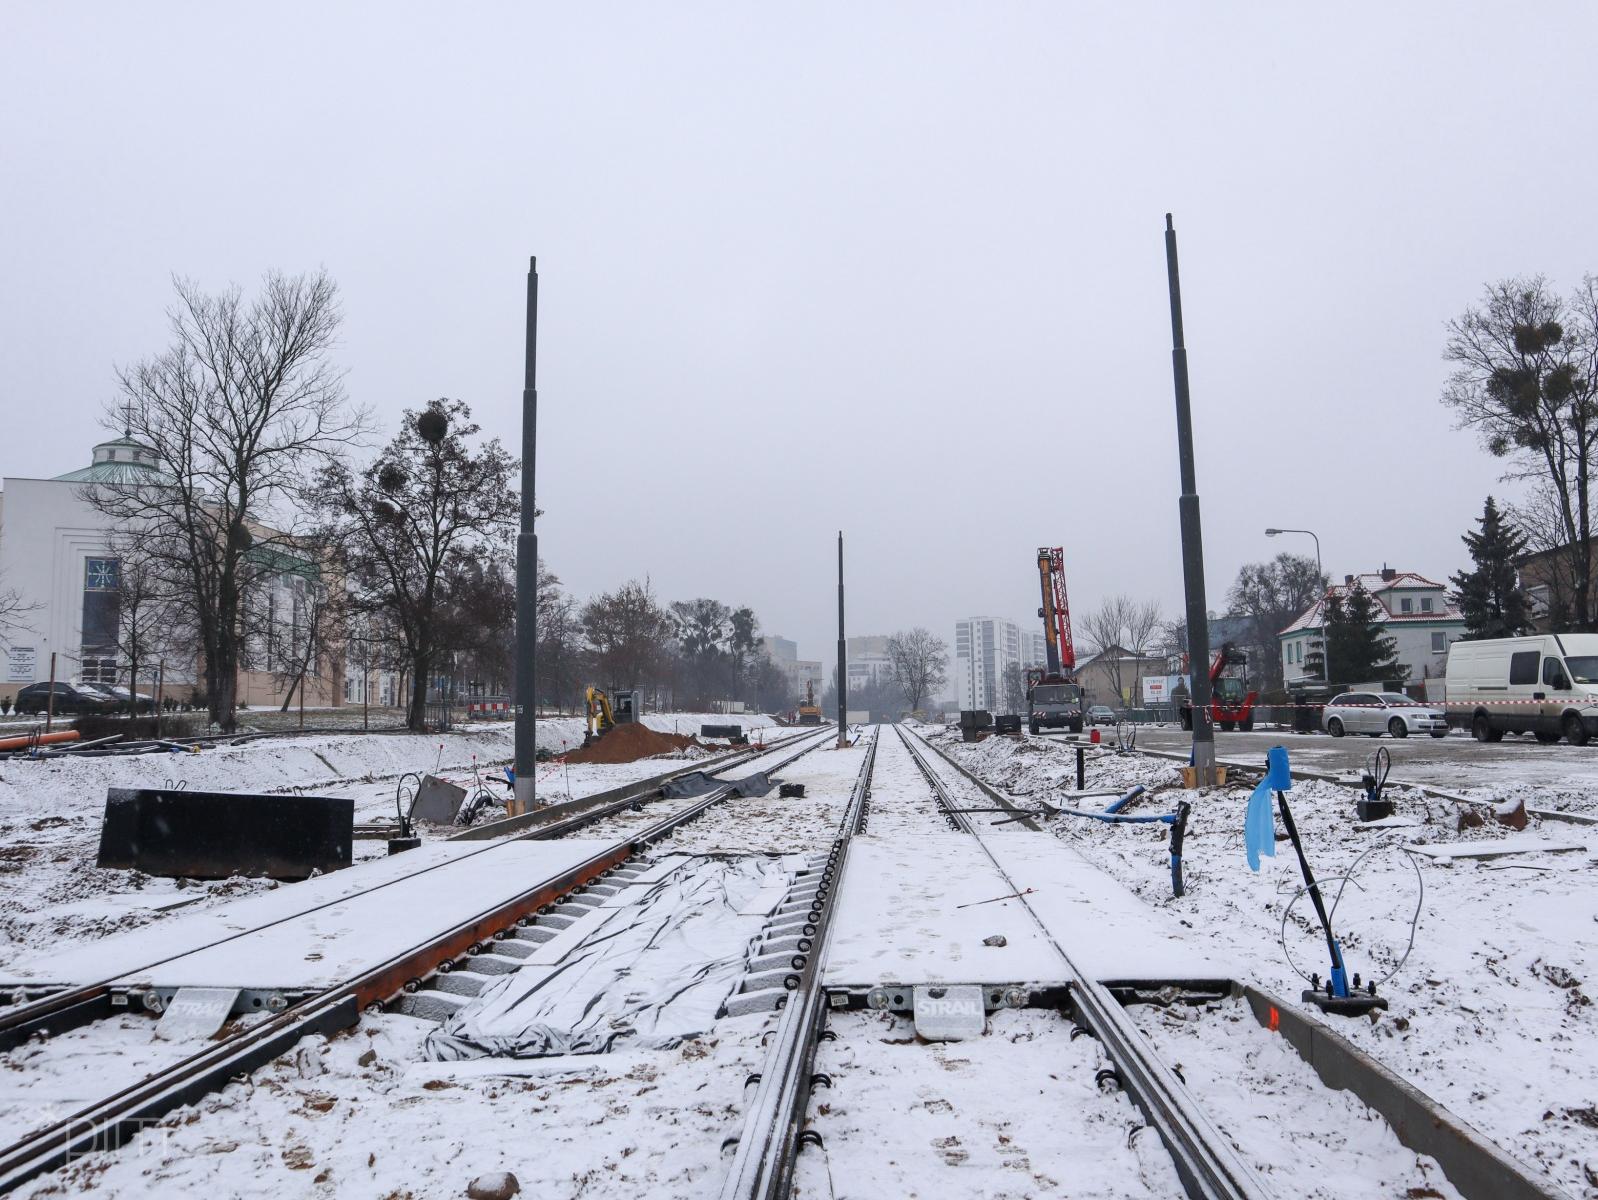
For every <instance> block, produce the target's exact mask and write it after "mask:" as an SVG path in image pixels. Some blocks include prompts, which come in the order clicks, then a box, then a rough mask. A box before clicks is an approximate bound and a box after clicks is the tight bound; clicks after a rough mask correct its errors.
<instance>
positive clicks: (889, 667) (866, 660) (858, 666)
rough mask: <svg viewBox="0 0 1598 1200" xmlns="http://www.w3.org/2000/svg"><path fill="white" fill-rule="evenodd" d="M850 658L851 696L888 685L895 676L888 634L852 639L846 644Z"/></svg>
mask: <svg viewBox="0 0 1598 1200" xmlns="http://www.w3.org/2000/svg"><path fill="white" fill-rule="evenodd" d="M845 650H846V652H847V654H848V658H849V694H850V695H857V694H859V691H860V689H863V688H866V687H870V686H874V685H876V684H879V683H886V682H887V681H888V680H889V679H890V678H891V677H892V675H893V659H892V658H890V657H889V656H888V637H887V635H886V634H867V635H866V636H864V637H852V638H849V639H848V641H847V642H846V643H845Z"/></svg>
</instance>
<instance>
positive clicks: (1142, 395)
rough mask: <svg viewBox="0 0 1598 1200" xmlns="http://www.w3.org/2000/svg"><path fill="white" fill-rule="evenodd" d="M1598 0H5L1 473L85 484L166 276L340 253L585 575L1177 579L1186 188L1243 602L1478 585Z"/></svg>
mask: <svg viewBox="0 0 1598 1200" xmlns="http://www.w3.org/2000/svg"><path fill="white" fill-rule="evenodd" d="M1595 12H1598V9H1595V8H1594V6H1593V5H1591V4H1590V3H1572V4H1552V3H1547V4H1538V5H1534V6H1528V7H1516V6H1510V5H1504V4H1496V5H1485V4H1482V5H1474V4H1461V3H1436V4H1427V5H1419V4H1404V5H1391V4H1382V5H1371V6H1367V7H1362V8H1358V7H1355V6H1334V7H1333V8H1330V9H1327V8H1324V7H1322V8H1311V7H1306V6H1300V5H1274V6H1266V5H1235V6H1234V5H1219V4H1183V5H1178V4H1171V5H1147V6H1142V5H1130V4H1125V5H1113V6H1112V5H1091V6H1090V5H1085V4H1083V5H1068V4H1019V3H1008V4H981V5H978V4H902V5H901V4H888V3H849V4H810V5H803V6H799V5H790V6H783V7H780V8H779V7H778V6H772V5H704V4H674V5H669V6H668V5H643V4H640V5H633V6H613V5H600V4H581V5H553V4H548V5H530V4H486V3H481V4H473V5H470V6H464V5H437V4H430V5H418V6H405V5H400V4H394V3H383V4H375V3H374V4H366V5H356V4H329V3H317V4H309V5H295V4H284V3H278V4H272V5H250V6H238V5H226V6H222V5H215V4H209V3H196V4H188V5H178V4H160V3H152V2H147V3H140V4H111V3H85V4H77V5H62V4H53V3H18V2H17V0H11V2H10V3H7V4H5V6H4V7H3V8H0V88H3V93H0V95H3V102H0V147H3V150H0V153H3V161H0V279H3V286H0V363H3V370H0V401H3V403H4V411H5V412H6V414H7V421H6V424H7V429H8V433H9V436H7V437H6V438H4V439H3V440H0V474H3V475H19V476H26V475H53V474H57V473H60V472H62V471H66V470H69V469H71V468H73V467H77V466H81V465H83V464H84V463H85V462H86V461H87V455H88V447H89V445H90V444H91V443H92V442H93V441H94V440H95V428H94V427H95V423H96V421H97V419H98V416H99V413H100V411H101V408H102V406H103V405H104V403H105V401H106V400H107V399H108V398H110V397H111V396H112V394H113V382H114V379H113V369H114V366H115V365H116V364H119V363H128V362H131V361H133V360H135V359H137V358H138V357H140V356H142V355H145V354H149V353H153V352H155V351H157V350H159V349H160V348H161V347H162V346H163V345H164V344H165V336H166V334H165V317H164V309H165V307H166V305H167V304H168V302H169V300H170V296H171V285H170V276H171V275H172V274H173V273H174V272H176V273H181V274H184V275H188V276H191V277H193V278H195V279H196V280H198V281H200V282H201V283H203V284H204V285H206V286H207V287H211V288H221V287H223V286H225V285H226V284H227V283H229V282H230V281H237V282H240V283H243V284H246V285H250V284H252V283H253V282H254V281H255V280H256V279H257V278H258V277H259V276H260V274H261V273H262V272H263V271H265V270H267V269H269V268H281V269H283V270H287V271H299V270H304V269H311V268H315V267H317V266H323V265H325V266H326V267H327V268H328V270H329V271H330V272H331V273H332V274H333V275H334V276H335V277H336V278H337V280H338V282H339V284H340V286H341V288H342V290H343V298H344V305H345V311H346V314H347V321H346V327H345V336H344V342H343V346H342V348H341V351H340V358H341V361H342V362H343V364H344V365H345V366H346V367H347V368H348V372H349V375H348V383H349V389H350V393H351V395H352V397H353V398H354V399H356V400H359V401H362V402H365V403H368V404H370V405H372V406H373V407H374V408H375V409H377V410H378V412H379V415H380V417H381V418H382V420H383V423H384V426H385V431H386V430H387V429H388V428H389V427H391V426H392V424H393V418H394V417H395V416H396V415H397V414H398V412H399V410H400V409H401V408H402V407H405V406H413V405H417V404H420V403H422V402H424V401H426V400H427V399H429V398H432V397H436V396H441V395H448V396H457V397H460V398H462V399H464V400H466V401H468V402H469V403H470V404H471V405H472V406H473V408H474V409H475V410H476V413H477V415H478V417H479V418H480V419H481V421H482V423H483V425H484V426H485V427H486V428H487V429H488V430H490V431H492V432H494V433H497V434H498V435H500V436H501V437H502V438H504V440H505V441H506V442H507V443H508V444H509V445H511V446H512V448H514V447H515V445H516V442H517V437H518V434H517V429H518V420H519V405H520V396H521V390H520V389H521V362H522V344H521V338H522V319H523V317H522V296H523V288H524V272H525V269H526V261H527V256H528V255H529V254H536V255H537V256H538V259H539V267H540V275H541V284H542V290H541V309H542V312H541V316H542V327H541V336H540V371H541V377H540V380H539V389H540V400H541V405H542V412H541V423H540V434H541V438H540V455H539V492H540V495H539V500H540V502H541V503H542V505H543V507H544V508H545V510H546V512H547V515H546V517H545V518H544V519H543V520H542V522H541V524H540V540H541V547H542V549H543V552H544V555H545V558H546V559H547V561H548V562H549V564H550V566H551V567H552V568H553V569H554V570H555V571H556V572H557V573H558V574H559V575H560V576H561V578H562V579H563V581H564V582H565V583H566V585H567V586H568V587H570V588H571V589H572V590H573V591H575V592H576V593H577V594H578V595H580V596H586V595H587V594H590V593H592V592H594V591H596V590H600V589H605V588H609V587H612V586H614V585H616V584H618V583H620V582H622V581H623V580H625V579H627V578H629V577H632V576H644V575H648V576H649V577H650V578H651V579H652V580H653V581H654V584H655V586H656V587H657V589H658V590H659V592H660V594H661V595H662V596H663V597H664V598H666V599H677V598H688V597H692V596H695V595H710V596H715V597H717V598H720V599H723V600H726V601H728V602H731V603H748V604H751V605H753V606H754V607H755V609H756V610H757V611H758V613H759V614H760V616H761V619H762V622H763V625H764V627H765V629H766V630H767V631H768V632H777V633H782V634H784V635H786V636H788V637H793V638H797V639H798V640H799V642H800V646H801V653H802V654H805V655H807V656H811V657H818V658H826V659H828V660H829V661H830V659H831V653H830V646H831V639H832V637H833V601H834V591H833V576H832V562H833V559H832V555H833V540H832V539H833V536H834V533H835V531H836V530H837V529H839V528H840V527H841V528H843V529H844V530H845V531H846V533H847V536H848V538H849V541H848V558H849V567H850V574H849V579H848V584H849V600H850V627H851V630H852V632H855V633H875V632H889V631H891V630H893V629H894V628H901V627H908V626H911V625H916V624H924V625H927V626H929V627H930V628H932V629H933V630H935V631H936V632H938V633H939V634H941V635H943V636H944V637H949V636H950V635H951V634H952V623H953V622H954V621H955V619H957V618H958V617H960V616H962V615H970V614H975V613H987V614H997V615H1007V616H1013V617H1016V618H1018V619H1028V620H1030V615H1031V613H1032V612H1033V611H1034V610H1035V607H1036V603H1037V601H1036V598H1035V586H1036V576H1035V573H1034V566H1033V551H1034V550H1035V548H1036V547H1037V546H1039V545H1045V544H1047V545H1055V544H1058V545H1063V546H1064V547H1065V553H1066V565H1067V573H1068V577H1069V583H1070V588H1071V600H1072V605H1073V608H1075V609H1078V610H1081V609H1084V608H1090V607H1092V606H1093V605H1094V604H1095V603H1096V602H1097V601H1099V600H1100V599H1102V598H1103V597H1104V596H1105V595H1107V594H1110V593H1113V592H1117V591H1125V592H1128V593H1130V594H1132V595H1134V596H1136V597H1139V598H1145V597H1147V598H1157V599H1159V600H1160V601H1161V602H1162V603H1163V604H1164V606H1165V607H1166V609H1167V611H1169V612H1171V613H1174V612H1176V611H1178V609H1179V608H1180V604H1181V572H1180V559H1179V555H1178V544H1177V519H1176V516H1177V510H1176V494H1177V490H1178V489H1177V483H1176V446H1175V433H1174V427H1173V418H1172V400H1171V378H1170V355H1169V350H1170V329H1169V322H1168V314H1167V309H1166V294H1165V264H1164V257H1163V255H1164V250H1163V242H1162V229H1163V226H1164V214H1165V212H1166V211H1167V210H1170V211H1173V212H1174V213H1175V215H1176V221H1177V230H1178V233H1179V235H1180V238H1181V250H1182V267H1183V283H1184V291H1185V301H1186V316H1187V336H1188V343H1189V346H1190V354H1191V366H1192V381H1193V399H1194V414H1195V425H1196V430H1197V443H1198V478H1199V490H1200V493H1201V495H1202V497H1203V505H1204V523H1205V534H1206V553H1207V558H1208V573H1209V580H1208V583H1209V594H1210V602H1211V607H1213V608H1221V607H1223V602H1224V596H1225V591H1226V588H1227V586H1228V584H1229V583H1230V581H1231V579H1232V577H1233V575H1234V574H1235V572H1236V570H1237V567H1238V566H1239V564H1241V563H1243V562H1246V561H1250V560H1254V559H1259V558H1264V557H1268V556H1270V555H1272V554H1274V553H1276V552H1277V551H1279V550H1282V549H1288V548H1291V549H1297V550H1301V551H1304V552H1306V553H1307V552H1310V551H1311V550H1312V545H1311V543H1310V542H1309V540H1308V539H1278V540H1276V541H1271V540H1267V539H1266V538H1264V537H1263V536H1262V534H1261V531H1262V530H1263V528H1264V527H1265V526H1267V525H1288V526H1305V527H1309V528H1313V529H1315V530H1316V531H1317V532H1318V533H1319V534H1320V536H1321V542H1322V546H1323V549H1324V552H1325V561H1326V567H1327V569H1328V570H1329V571H1330V572H1331V573H1333V574H1334V575H1341V574H1343V573H1345V572H1353V571H1360V570H1374V569H1376V568H1378V567H1379V566H1381V565H1382V563H1383V562H1386V563H1389V564H1392V565H1394V566H1398V567H1401V568H1407V569H1412V570H1417V571H1421V572H1423V573H1426V574H1429V575H1431V576H1433V577H1434V578H1440V577H1442V576H1445V575H1446V574H1447V573H1448V572H1451V571H1453V570H1456V569H1458V568H1459V566H1460V565H1461V563H1462V560H1463V558H1464V550H1463V547H1462V546H1461V544H1460V542H1459V535H1460V533H1461V532H1462V531H1463V530H1464V529H1465V528H1466V527H1467V525H1468V524H1469V522H1470V521H1471V520H1472V518H1474V517H1475V516H1476V515H1477V514H1478V513H1479V511H1480V507H1481V501H1482V498H1483V496H1484V495H1485V494H1486V493H1487V492H1488V490H1489V489H1493V490H1495V491H1497V492H1498V493H1499V494H1500V495H1503V494H1506V492H1508V491H1509V489H1506V488H1503V487H1501V485H1498V484H1497V483H1496V479H1497V476H1498V474H1499V467H1498V464H1496V463H1494V462H1493V461H1492V460H1490V459H1488V458H1487V457H1486V456H1485V455H1484V454H1482V453H1481V452H1480V451H1479V450H1478V449H1477V447H1476V442H1475V439H1474V437H1473V436H1472V435H1470V434H1468V433H1460V432H1455V431H1453V430H1452V429H1451V418H1450V416H1449V415H1448V414H1447V413H1446V412H1445V411H1444V410H1443V408H1442V407H1441V406H1440V405H1439V404H1438V402H1437V394H1438V390H1439V386H1440V384H1441V382H1442V380H1443V378H1444V376H1445V374H1446V367H1445V364H1444V363H1443V362H1442V360H1441V356H1440V352H1441V347H1442V342H1443V326H1444V322H1445V321H1446V320H1447V319H1448V318H1449V317H1450V316H1452V315H1454V314H1456V313H1457V312H1458V311H1459V310H1460V309H1461V308H1462V307H1463V306H1464V305H1465V304H1467V303H1469V302H1471V301H1473V300H1474V299H1475V298H1476V296H1477V295H1478V293H1479V291H1480V288H1481V286H1482V284H1483V283H1484V282H1485V281H1487V280H1489V279H1493V278H1496V277H1500V276H1504V275H1507V274H1512V273H1518V272H1544V273H1547V274H1548V275H1550V276H1551V277H1553V278H1554V279H1555V281H1556V282H1558V283H1559V284H1560V286H1561V287H1565V286H1568V284H1569V283H1571V282H1572V281H1574V280H1575V279H1577V278H1579V276H1580V275H1581V274H1582V273H1583V272H1584V271H1586V270H1593V269H1598V253H1595V252H1594V236H1595V234H1594V228H1595V222H1594V209H1595V204H1594V201H1595V195H1594V181H1595V174H1598V169H1595V167H1594V165H1593V161H1592V152H1591V130H1592V110H1593V96H1592V86H1591V72H1590V57H1591V50H1592V47H1593V45H1594V44H1598V17H1595Z"/></svg>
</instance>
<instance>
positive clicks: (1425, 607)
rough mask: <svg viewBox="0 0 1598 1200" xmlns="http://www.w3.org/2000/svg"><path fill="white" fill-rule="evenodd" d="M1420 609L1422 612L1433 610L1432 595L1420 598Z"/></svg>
mask: <svg viewBox="0 0 1598 1200" xmlns="http://www.w3.org/2000/svg"><path fill="white" fill-rule="evenodd" d="M1420 610H1421V612H1431V610H1432V598H1431V597H1430V596H1422V597H1421V598H1420Z"/></svg>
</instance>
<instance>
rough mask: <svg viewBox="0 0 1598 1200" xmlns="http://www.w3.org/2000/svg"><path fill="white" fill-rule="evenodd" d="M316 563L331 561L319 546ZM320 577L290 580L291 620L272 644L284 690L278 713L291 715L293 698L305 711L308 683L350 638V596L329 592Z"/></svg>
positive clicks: (273, 661) (336, 590)
mask: <svg viewBox="0 0 1598 1200" xmlns="http://www.w3.org/2000/svg"><path fill="white" fill-rule="evenodd" d="M312 555H313V559H314V560H315V561H317V562H320V561H323V560H326V559H328V558H330V557H331V555H330V554H329V553H327V552H326V551H324V550H323V548H322V547H320V546H317V547H315V548H314V549H313V550H312ZM318 576H319V572H318V574H317V576H313V575H311V574H309V573H307V574H294V575H291V576H290V577H289V587H290V592H291V600H290V608H289V619H288V621H287V622H284V623H283V627H282V628H281V629H280V630H279V631H277V636H276V637H275V638H274V641H273V654H272V659H271V669H272V674H273V677H274V679H275V681H276V683H277V686H278V687H280V688H282V689H283V703H282V705H280V706H279V708H278V711H279V712H288V710H289V706H290V705H291V704H293V703H294V698H295V696H296V695H297V696H298V697H299V702H300V708H301V709H302V710H303V709H304V707H305V681H306V678H307V677H308V676H310V675H319V674H321V667H322V666H323V665H324V664H325V663H331V662H332V661H333V660H334V659H335V658H336V657H337V656H338V655H340V654H342V653H343V652H344V649H345V643H346V639H347V637H348V604H347V601H348V599H349V596H348V593H347V592H345V591H344V590H343V589H341V588H329V587H328V586H327V584H326V582H324V581H323V580H322V579H321V578H320V577H318Z"/></svg>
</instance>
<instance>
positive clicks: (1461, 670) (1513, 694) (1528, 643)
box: [1444, 633, 1598, 746]
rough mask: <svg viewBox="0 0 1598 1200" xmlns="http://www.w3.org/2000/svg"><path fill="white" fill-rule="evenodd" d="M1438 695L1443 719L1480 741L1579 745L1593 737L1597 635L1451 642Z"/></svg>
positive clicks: (1597, 712)
mask: <svg viewBox="0 0 1598 1200" xmlns="http://www.w3.org/2000/svg"><path fill="white" fill-rule="evenodd" d="M1444 695H1445V696H1446V697H1447V699H1446V702H1445V703H1446V707H1447V710H1448V720H1449V723H1450V724H1453V725H1463V726H1466V727H1468V728H1469V729H1470V731H1471V732H1472V733H1473V734H1475V735H1476V740H1477V741H1478V742H1496V741H1498V740H1500V739H1501V738H1502V737H1503V736H1504V734H1506V733H1533V734H1536V735H1537V740H1538V741H1539V742H1557V741H1558V740H1559V739H1560V738H1561V737H1563V738H1564V739H1565V740H1566V741H1568V742H1569V743H1570V744H1571V745H1572V746H1585V745H1586V744H1587V739H1588V738H1590V737H1592V736H1593V735H1594V734H1598V634H1595V633H1546V634H1544V633H1539V634H1533V635H1532V636H1530V637H1516V638H1493V639H1491V640H1488V641H1480V642H1466V641H1461V642H1454V643H1452V644H1450V645H1449V647H1448V668H1447V678H1446V679H1445V681H1444Z"/></svg>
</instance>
